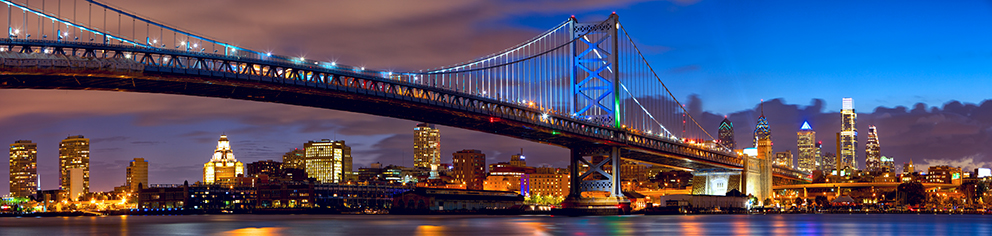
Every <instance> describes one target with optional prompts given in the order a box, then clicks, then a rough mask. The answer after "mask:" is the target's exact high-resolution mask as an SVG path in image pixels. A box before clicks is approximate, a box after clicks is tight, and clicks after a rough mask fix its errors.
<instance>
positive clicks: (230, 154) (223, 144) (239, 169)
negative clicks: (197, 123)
mask: <svg viewBox="0 0 992 236" xmlns="http://www.w3.org/2000/svg"><path fill="white" fill-rule="evenodd" d="M244 174H245V166H244V163H241V162H240V161H238V159H235V158H234V151H232V150H231V141H230V140H228V139H227V135H221V136H220V140H217V149H215V150H214V156H213V157H212V158H210V161H209V162H207V163H205V164H203V183H205V184H232V183H233V182H234V178H235V177H238V175H244Z"/></svg>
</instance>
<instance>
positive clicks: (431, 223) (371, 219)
mask: <svg viewBox="0 0 992 236" xmlns="http://www.w3.org/2000/svg"><path fill="white" fill-rule="evenodd" d="M0 235H43V236H48V235H389V236H399V235H424V236H434V235H472V236H481V235H535V236H544V235H992V216H982V215H856V214H854V215H840V214H838V215H696V216H685V215H670V216H637V215H635V216H596V217H562V216H395V215H192V216H110V217H43V218H28V217H25V218H10V217H0Z"/></svg>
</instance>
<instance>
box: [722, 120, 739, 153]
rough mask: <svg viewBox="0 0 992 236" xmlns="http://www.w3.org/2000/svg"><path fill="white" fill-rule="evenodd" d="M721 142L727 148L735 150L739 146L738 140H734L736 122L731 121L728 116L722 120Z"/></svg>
mask: <svg viewBox="0 0 992 236" xmlns="http://www.w3.org/2000/svg"><path fill="white" fill-rule="evenodd" d="M719 131H720V144H722V145H723V146H724V147H726V148H727V149H730V150H731V151H733V150H734V149H735V148H737V144H736V142H734V123H733V122H730V120H728V119H727V117H723V121H721V122H720V130H719Z"/></svg>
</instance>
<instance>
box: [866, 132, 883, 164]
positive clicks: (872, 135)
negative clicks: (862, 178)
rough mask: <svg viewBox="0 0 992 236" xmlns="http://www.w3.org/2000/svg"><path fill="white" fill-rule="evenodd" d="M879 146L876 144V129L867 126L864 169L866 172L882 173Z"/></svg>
mask: <svg viewBox="0 0 992 236" xmlns="http://www.w3.org/2000/svg"><path fill="white" fill-rule="evenodd" d="M880 152H881V146H880V145H879V143H878V129H876V128H875V126H874V125H872V126H868V141H866V142H865V168H866V169H867V170H868V172H882V171H883V168H882V155H881V153H880Z"/></svg>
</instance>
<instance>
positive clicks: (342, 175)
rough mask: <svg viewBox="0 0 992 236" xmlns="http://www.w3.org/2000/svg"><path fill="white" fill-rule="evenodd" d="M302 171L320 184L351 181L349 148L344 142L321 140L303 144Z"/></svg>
mask: <svg viewBox="0 0 992 236" xmlns="http://www.w3.org/2000/svg"><path fill="white" fill-rule="evenodd" d="M303 150H304V153H305V154H304V156H303V166H304V167H303V169H305V170H306V172H307V176H309V177H310V178H316V179H317V181H318V182H321V183H341V182H347V181H350V180H352V176H353V174H352V169H351V168H352V166H351V147H349V146H348V145H345V143H344V140H333V141H332V140H330V139H321V140H320V141H309V142H307V143H305V144H303Z"/></svg>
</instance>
